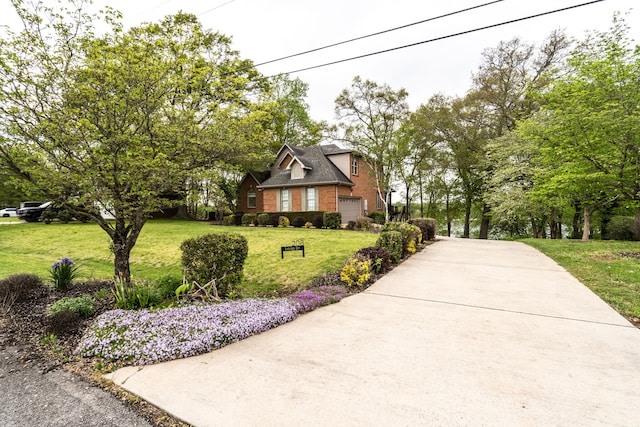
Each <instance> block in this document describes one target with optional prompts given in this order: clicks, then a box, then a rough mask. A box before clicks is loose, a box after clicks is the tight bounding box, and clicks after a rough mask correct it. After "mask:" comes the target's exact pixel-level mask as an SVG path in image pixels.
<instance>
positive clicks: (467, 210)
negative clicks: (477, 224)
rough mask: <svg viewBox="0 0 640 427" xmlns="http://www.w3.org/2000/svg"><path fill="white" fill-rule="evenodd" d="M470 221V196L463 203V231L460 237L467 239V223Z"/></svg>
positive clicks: (468, 227)
mask: <svg viewBox="0 0 640 427" xmlns="http://www.w3.org/2000/svg"><path fill="white" fill-rule="evenodd" d="M470 221H471V196H469V195H467V197H466V199H465V201H464V230H463V231H462V237H464V238H465V239H468V238H469V229H470V226H469V223H470Z"/></svg>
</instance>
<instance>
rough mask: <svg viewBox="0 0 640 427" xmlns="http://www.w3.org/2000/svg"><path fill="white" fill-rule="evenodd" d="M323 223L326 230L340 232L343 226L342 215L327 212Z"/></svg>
mask: <svg viewBox="0 0 640 427" xmlns="http://www.w3.org/2000/svg"><path fill="white" fill-rule="evenodd" d="M322 222H323V223H324V226H325V228H330V229H335V230H339V229H340V226H341V225H342V213H340V212H325V213H324V215H323V217H322Z"/></svg>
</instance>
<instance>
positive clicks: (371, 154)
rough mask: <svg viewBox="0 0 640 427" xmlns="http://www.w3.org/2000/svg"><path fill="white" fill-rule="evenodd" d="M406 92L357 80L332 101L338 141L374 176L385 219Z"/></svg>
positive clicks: (395, 168)
mask: <svg viewBox="0 0 640 427" xmlns="http://www.w3.org/2000/svg"><path fill="white" fill-rule="evenodd" d="M408 95H409V94H408V93H407V91H406V90H404V89H400V90H397V91H396V90H393V89H391V87H390V86H389V85H387V84H383V85H379V84H377V83H376V82H373V81H370V80H362V78H360V77H359V76H356V77H355V78H354V79H353V82H352V84H351V88H347V89H344V90H343V91H342V92H341V93H340V95H339V96H338V98H336V107H335V112H336V117H337V118H338V120H339V121H340V123H339V126H340V128H341V129H342V130H343V131H344V133H343V135H342V136H341V137H340V139H341V140H343V141H345V142H347V143H348V144H349V145H351V146H352V147H353V148H354V149H355V150H357V151H358V152H359V153H360V154H361V155H362V157H363V159H364V161H365V162H366V163H367V165H368V166H369V167H370V168H371V170H372V171H373V173H374V176H375V181H376V182H375V183H372V184H373V185H375V186H376V188H377V190H378V196H379V197H380V199H381V200H383V203H384V206H385V212H386V215H387V216H388V214H389V209H388V202H389V201H388V197H387V195H388V193H389V191H390V190H391V182H392V179H393V177H394V176H395V174H396V172H397V168H398V165H399V162H398V155H399V153H401V151H400V150H398V138H399V129H400V126H401V125H402V123H403V122H404V121H405V120H406V119H407V117H408V115H409V106H408V104H407V102H406V99H407V96H408Z"/></svg>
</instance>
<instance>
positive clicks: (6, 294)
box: [0, 273, 43, 304]
mask: <svg viewBox="0 0 640 427" xmlns="http://www.w3.org/2000/svg"><path fill="white" fill-rule="evenodd" d="M42 288H43V283H42V279H41V278H40V277H38V276H36V275H35V274H27V273H22V274H13V275H11V276H7V277H5V278H4V279H2V280H0V303H3V302H5V303H7V304H8V303H9V302H13V303H16V302H17V303H19V302H23V301H26V300H28V299H29V297H30V296H31V295H32V294H33V293H34V292H35V291H37V290H39V289H42Z"/></svg>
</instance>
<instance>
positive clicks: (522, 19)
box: [269, 0, 605, 78]
mask: <svg viewBox="0 0 640 427" xmlns="http://www.w3.org/2000/svg"><path fill="white" fill-rule="evenodd" d="M603 1H605V0H593V1H589V2H586V3H581V4H576V5H573V6H568V7H563V8H561V9H555V10H550V11H548V12H543V13H538V14H535V15H529V16H525V17H523V18H518V19H512V20H510V21H505V22H500V23H498V24H492V25H487V26H484V27H479V28H474V29H473V30H467V31H461V32H459V33H454V34H449V35H446V36H441V37H436V38H433V39H429V40H424V41H421V42H417V43H411V44H407V45H404V46H397V47H393V48H390V49H385V50H379V51H377V52H371V53H367V54H364V55H358V56H353V57H350V58H345V59H340V60H338V61H332V62H327V63H324V64H320V65H313V66H311V67H306V68H299V69H297V70H294V71H289V72H286V73H279V74H275V75H273V76H270V77H269V78H271V77H278V76H282V75H285V74H294V73H300V72H303V71H308V70H313V69H316V68H322V67H328V66H329V65H336V64H341V63H343V62H348V61H353V60H356V59H362V58H367V57H369V56H374V55H380V54H382V53H388V52H393V51H395V50H401V49H406V48H409V47H414V46H419V45H421V44H426V43H432V42H435V41H440V40H445V39H449V38H453V37H457V36H462V35H465V34H471V33H475V32H478V31H483V30H488V29H490V28H496V27H500V26H503V25H507V24H513V23H516V22H522V21H526V20H529V19H533V18H539V17H541V16H546V15H551V14H554V13H559V12H565V11H567V10H571V9H577V8H579V7H583V6H588V5H591V4H595V3H601V2H603Z"/></svg>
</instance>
